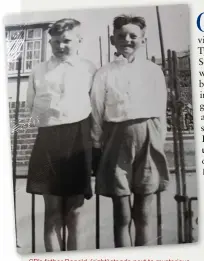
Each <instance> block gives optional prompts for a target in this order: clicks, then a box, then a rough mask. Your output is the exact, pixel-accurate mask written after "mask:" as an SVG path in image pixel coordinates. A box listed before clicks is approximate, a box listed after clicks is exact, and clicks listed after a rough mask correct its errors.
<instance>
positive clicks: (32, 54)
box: [4, 4, 199, 254]
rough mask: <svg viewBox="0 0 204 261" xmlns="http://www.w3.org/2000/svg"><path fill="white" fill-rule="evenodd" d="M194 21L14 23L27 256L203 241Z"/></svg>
mask: <svg viewBox="0 0 204 261" xmlns="http://www.w3.org/2000/svg"><path fill="white" fill-rule="evenodd" d="M190 13H191V8H190V7H189V6H188V5H186V4H177V5H175V4H174V5H159V6H156V5H151V6H139V7H138V6H137V7H136V6H129V7H128V6H127V7H120V6H116V7H111V8H107V7H106V8H105V7H104V8H98V9H97V8H87V9H78V10H77V9H75V10H72V9H70V10H53V11H47V12H27V13H26V12H22V13H21V14H9V15H7V16H6V17H5V18H4V26H5V46H6V48H5V50H6V54H5V59H6V61H7V76H8V84H7V93H8V112H9V119H10V133H9V135H10V141H11V143H10V145H11V164H12V172H13V173H12V174H13V184H11V186H13V200H14V213H15V220H14V221H13V222H15V230H16V231H15V236H16V249H17V252H18V253H20V254H30V253H44V252H59V251H72V250H76V251H80V250H95V249H114V248H129V247H141V246H158V247H159V245H170V244H171V245H172V244H175V245H176V244H185V243H195V242H197V241H198V232H199V229H198V224H199V217H198V194H197V176H196V160H195V137H194V117H193V115H194V114H193V102H192V101H193V98H192V80H191V32H190Z"/></svg>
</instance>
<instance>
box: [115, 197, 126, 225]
mask: <svg viewBox="0 0 204 261" xmlns="http://www.w3.org/2000/svg"><path fill="white" fill-rule="evenodd" d="M112 200H113V208H114V226H117V227H125V226H129V224H130V222H131V206H130V204H129V197H118V198H113V199H112Z"/></svg>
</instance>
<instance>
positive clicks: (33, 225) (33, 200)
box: [31, 194, 35, 253]
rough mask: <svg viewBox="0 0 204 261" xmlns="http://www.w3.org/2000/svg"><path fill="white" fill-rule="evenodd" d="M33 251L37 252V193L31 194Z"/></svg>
mask: <svg viewBox="0 0 204 261" xmlns="http://www.w3.org/2000/svg"><path fill="white" fill-rule="evenodd" d="M31 201H32V202H31V224H32V225H31V226H32V228H31V231H32V253H35V194H32V195H31Z"/></svg>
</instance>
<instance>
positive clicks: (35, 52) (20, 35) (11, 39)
mask: <svg viewBox="0 0 204 261" xmlns="http://www.w3.org/2000/svg"><path fill="white" fill-rule="evenodd" d="M6 42H7V59H8V73H9V75H12V74H16V73H17V71H18V57H19V56H20V55H21V58H22V60H21V72H22V73H28V72H30V71H31V70H32V68H33V67H34V66H35V65H36V64H37V63H39V62H40V61H41V57H42V29H41V28H33V29H27V30H11V31H6Z"/></svg>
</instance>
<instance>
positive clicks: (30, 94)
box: [26, 72, 35, 111]
mask: <svg viewBox="0 0 204 261" xmlns="http://www.w3.org/2000/svg"><path fill="white" fill-rule="evenodd" d="M26 98H27V99H26V103H27V107H28V108H29V110H30V111H32V108H33V102H34V98H35V84H34V73H33V72H32V73H31V75H30V77H29V80H28V88H27V97H26Z"/></svg>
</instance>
